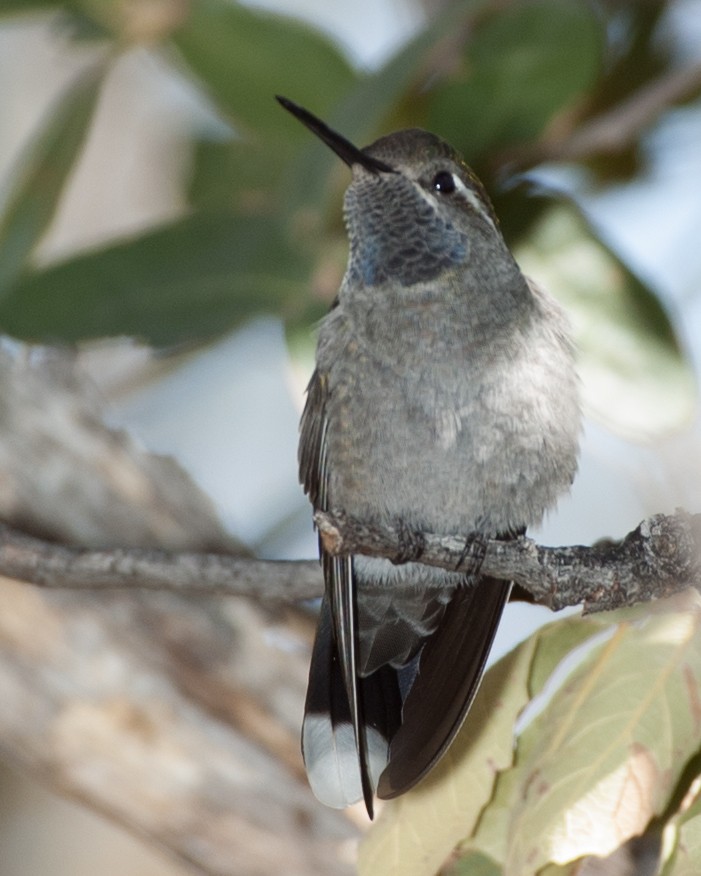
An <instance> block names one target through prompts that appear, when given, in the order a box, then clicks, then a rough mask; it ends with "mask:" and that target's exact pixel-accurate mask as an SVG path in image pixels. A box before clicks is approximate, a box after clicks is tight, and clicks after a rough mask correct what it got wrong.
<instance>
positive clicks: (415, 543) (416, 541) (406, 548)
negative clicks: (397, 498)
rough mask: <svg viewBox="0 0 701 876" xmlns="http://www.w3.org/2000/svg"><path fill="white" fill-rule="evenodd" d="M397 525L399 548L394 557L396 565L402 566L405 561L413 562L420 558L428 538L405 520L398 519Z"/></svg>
mask: <svg viewBox="0 0 701 876" xmlns="http://www.w3.org/2000/svg"><path fill="white" fill-rule="evenodd" d="M395 527H396V530H397V541H398V542H399V550H398V551H397V553H396V554H395V555H394V556H393V557H392V562H393V563H394V565H395V566H401V565H403V564H404V563H411V562H416V561H417V560H420V559H421V555H422V554H423V552H424V549H425V547H426V540H425V539H424V536H423V533H421V532H418V531H417V530H415V529H412V528H411V527H410V526H409V525H408V524H407V523H405V522H404V521H403V520H397V521H396V523H395Z"/></svg>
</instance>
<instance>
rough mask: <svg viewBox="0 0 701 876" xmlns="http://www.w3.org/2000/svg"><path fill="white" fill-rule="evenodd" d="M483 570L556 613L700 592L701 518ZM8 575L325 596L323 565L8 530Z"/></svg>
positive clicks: (434, 558) (426, 546)
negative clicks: (110, 545) (73, 541)
mask: <svg viewBox="0 0 701 876" xmlns="http://www.w3.org/2000/svg"><path fill="white" fill-rule="evenodd" d="M315 519H316V523H317V526H318V527H319V531H320V533H321V536H322V538H323V539H324V544H325V546H326V548H327V550H329V551H330V552H331V553H338V554H342V553H362V554H367V555H369V556H380V557H387V558H388V559H390V560H395V561H396V560H398V559H400V558H401V559H402V560H406V559H407V545H406V539H407V533H406V527H403V526H397V527H391V526H389V527H377V526H368V525H367V524H364V523H362V522H360V521H357V520H353V519H350V518H348V517H346V516H345V515H343V514H339V513H336V514H325V513H318V514H317V515H316V518H315ZM413 540H414V546H415V552H414V555H413V557H409V558H410V559H413V560H415V561H417V560H418V561H420V562H422V563H425V564H426V565H432V566H439V567H441V568H444V569H451V570H457V571H469V569H468V565H466V564H469V563H470V562H471V560H470V559H469V558H467V559H466V558H465V557H464V548H465V540H464V538H458V537H455V536H445V535H438V534H435V533H427V532H422V533H414V534H413ZM461 557H462V558H463V561H462V565H461ZM482 571H483V572H485V574H488V575H490V576H492V577H494V578H500V579H502V580H513V581H516V582H517V583H518V584H520V585H521V586H522V587H524V588H525V589H526V590H528V592H529V593H531V594H532V595H533V597H534V599H535V601H536V602H538V603H541V604H543V605H547V606H549V607H550V608H552V609H553V610H558V609H560V608H564V607H565V606H568V605H578V604H583V605H584V607H585V610H586V611H589V612H593V611H605V610H608V609H612V608H617V607H620V606H623V605H633V604H634V603H637V602H645V601H647V600H650V599H653V598H656V597H663V596H669V595H671V594H672V593H676V592H678V591H679V590H683V589H685V588H686V587H692V586H693V587H699V586H700V585H701V515H699V514H697V515H690V514H687V513H686V512H684V511H677V513H676V514H674V515H670V516H666V515H664V514H656V515H654V516H653V517H650V518H649V519H647V520H645V521H643V522H642V523H641V524H640V526H638V527H637V529H635V530H634V531H633V532H631V533H629V535H627V536H626V537H625V538H624V539H623V540H622V541H620V542H613V541H607V542H600V543H597V544H596V545H594V546H593V547H583V546H573V547H556V548H553V547H542V546H540V545H537V544H535V542H533V541H532V540H531V539H528V538H519V539H516V540H514V541H496V540H494V541H490V542H489V543H488V545H487V551H486V555H485V557H484V561H483V564H482ZM0 574H3V575H5V576H7V577H11V578H15V579H17V580H21V581H27V582H29V583H32V584H36V585H39V586H41V587H45V588H64V589H65V588H69V589H88V590H93V591H94V590H102V589H111V588H117V589H131V588H137V589H148V590H163V591H170V592H180V593H194V592H198V593H202V592H208V593H218V594H226V595H230V596H249V597H254V598H256V599H259V600H261V601H272V602H287V603H289V602H293V601H296V600H301V599H310V598H313V597H315V596H319V595H320V594H321V591H322V581H321V574H320V571H319V568H318V564H317V563H316V562H315V561H266V560H253V559H249V558H241V557H232V556H226V555H222V554H205V553H194V552H181V553H169V552H167V551H163V550H144V549H137V548H128V549H127V548H120V549H114V550H82V549H79V548H74V547H67V546H65V545H56V544H52V543H51V542H46V541H42V540H40V539H37V538H34V537H31V536H28V535H26V534H24V533H21V532H18V531H16V530H13V529H11V528H9V527H7V526H2V527H0Z"/></svg>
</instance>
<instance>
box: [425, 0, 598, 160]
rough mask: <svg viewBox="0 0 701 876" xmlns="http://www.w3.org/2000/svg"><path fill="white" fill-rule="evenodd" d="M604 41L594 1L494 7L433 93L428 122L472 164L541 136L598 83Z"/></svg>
mask: <svg viewBox="0 0 701 876" xmlns="http://www.w3.org/2000/svg"><path fill="white" fill-rule="evenodd" d="M604 40H605V31H604V28H603V26H602V22H601V20H600V18H599V16H597V15H596V13H595V11H594V9H593V8H592V7H591V6H590V5H589V4H586V3H581V2H573V0H539V2H533V3H515V4H511V5H509V6H507V7H506V8H503V7H498V8H494V7H492V9H491V10H490V11H489V12H488V13H487V14H485V16H484V18H483V19H481V20H480V21H479V22H478V23H477V27H476V29H475V31H474V33H472V34H471V35H470V38H469V41H468V43H467V47H466V50H465V57H464V61H463V66H462V68H461V69H460V70H459V71H458V73H457V74H455V75H453V76H451V77H450V79H449V80H448V81H447V82H446V83H445V84H443V85H439V86H438V87H437V89H436V92H435V93H434V94H433V95H432V96H431V100H430V103H429V112H428V119H427V125H428V127H429V129H430V130H433V131H436V133H438V134H440V135H441V136H443V137H445V138H446V139H447V140H449V141H450V142H451V143H453V144H454V145H455V146H456V147H457V148H459V149H460V150H461V151H462V152H464V153H465V155H466V157H467V160H468V161H471V162H474V161H475V160H476V159H478V158H479V156H481V155H484V154H485V153H489V151H491V150H494V149H498V148H503V147H505V146H510V145H513V144H516V143H520V142H524V141H528V140H533V139H536V138H537V137H539V136H540V135H541V134H542V132H543V129H544V128H545V127H546V126H547V124H548V123H549V122H550V121H551V120H552V118H553V117H554V116H555V114H556V113H558V112H561V111H562V110H563V108H565V107H568V106H571V105H572V104H573V102H574V101H576V100H580V99H581V98H582V97H583V96H584V95H585V94H586V93H587V90H588V89H589V88H591V86H592V84H593V83H594V82H595V81H596V79H597V77H598V75H599V73H600V69H601V59H602V51H603V46H604Z"/></svg>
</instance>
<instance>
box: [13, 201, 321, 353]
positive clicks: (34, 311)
mask: <svg viewBox="0 0 701 876" xmlns="http://www.w3.org/2000/svg"><path fill="white" fill-rule="evenodd" d="M308 267H309V266H308V265H307V264H306V262H305V261H304V259H303V258H302V257H301V256H300V255H299V254H298V253H296V252H295V251H293V250H292V249H290V247H289V246H288V245H287V242H286V239H285V237H284V235H283V233H282V230H281V228H280V226H279V224H278V223H276V222H275V221H273V220H270V219H266V218H259V217H248V216H235V215H226V214H221V215H202V214H195V215H193V216H190V217H188V218H185V219H183V220H181V221H179V222H175V223H173V224H171V225H168V226H166V227H164V228H160V229H157V230H155V231H152V232H149V233H147V234H144V235H141V236H140V237H138V238H135V239H133V240H128V241H126V242H123V243H120V244H116V245H114V246H110V247H107V248H105V249H101V250H98V251H96V252H91V253H88V254H86V255H82V256H78V257H76V258H75V259H72V260H71V261H68V262H65V263H63V264H59V265H57V266H55V267H51V268H48V269H47V270H45V271H42V272H38V273H37V274H35V275H33V276H31V277H28V278H27V279H26V280H25V281H24V282H23V283H21V284H20V285H19V286H18V287H17V288H16V289H15V290H14V292H13V294H12V295H10V296H9V297H7V298H6V299H5V300H4V301H3V302H2V303H0V324H2V326H3V330H4V331H6V332H8V333H9V334H12V335H15V336H17V337H21V338H33V339H36V338H39V339H42V340H54V341H56V340H60V341H63V342H71V341H78V340H82V339H84V338H93V337H101V336H105V335H131V336H138V337H141V338H144V339H146V340H148V341H150V342H151V343H153V344H157V345H171V344H178V343H182V342H188V341H193V340H198V339H203V338H206V337H209V336H212V335H217V334H221V333H223V332H225V331H227V330H229V329H231V328H233V327H234V326H236V325H239V324H240V323H241V321H242V320H244V319H246V318H248V317H250V316H251V315H252V314H255V313H259V312H260V311H262V310H267V309H269V310H271V311H275V312H276V313H282V314H283V315H284V313H285V310H286V309H288V308H289V309H294V308H295V307H296V306H299V304H297V303H296V302H300V301H303V300H304V294H303V293H304V291H305V289H306V286H307V275H308Z"/></svg>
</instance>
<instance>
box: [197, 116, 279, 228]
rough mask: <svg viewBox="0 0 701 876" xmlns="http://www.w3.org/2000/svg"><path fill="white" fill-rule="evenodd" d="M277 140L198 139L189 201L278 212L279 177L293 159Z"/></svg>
mask: <svg viewBox="0 0 701 876" xmlns="http://www.w3.org/2000/svg"><path fill="white" fill-rule="evenodd" d="M281 111H282V109H281ZM277 142H278V138H274V139H271V140H270V141H266V142H261V143H251V142H249V141H247V140H229V141H222V140H221V139H219V140H206V139H203V140H201V141H200V142H199V143H198V144H197V146H196V151H195V162H194V169H193V175H192V179H191V182H190V189H189V195H190V199H191V201H192V203H193V204H194V205H195V206H197V207H205V208H207V209H220V208H233V209H236V210H239V209H241V210H244V211H245V212H254V213H261V212H265V213H268V214H273V213H276V212H278V211H279V209H280V192H279V189H280V180H281V179H282V177H283V175H284V174H285V173H286V171H287V168H288V167H289V165H290V163H291V162H292V161H293V160H294V159H292V158H291V157H290V154H289V153H288V152H287V151H286V149H284V148H278V145H277Z"/></svg>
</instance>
